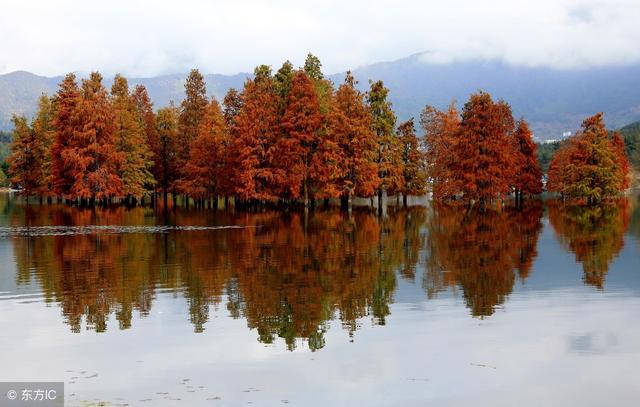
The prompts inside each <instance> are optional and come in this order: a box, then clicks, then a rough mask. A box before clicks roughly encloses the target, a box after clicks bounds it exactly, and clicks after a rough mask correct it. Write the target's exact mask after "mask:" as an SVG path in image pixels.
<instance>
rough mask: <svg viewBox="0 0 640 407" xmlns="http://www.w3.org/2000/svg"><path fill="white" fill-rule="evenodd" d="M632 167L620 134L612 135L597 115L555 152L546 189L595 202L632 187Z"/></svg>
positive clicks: (588, 120)
mask: <svg viewBox="0 0 640 407" xmlns="http://www.w3.org/2000/svg"><path fill="white" fill-rule="evenodd" d="M630 168H631V165H630V164H629V160H628V158H627V156H626V153H625V151H624V143H623V142H622V140H621V137H620V135H619V134H618V133H613V135H612V134H610V133H609V132H608V131H607V130H606V128H605V124H604V119H603V115H602V113H598V114H596V115H595V116H592V117H589V118H587V119H585V120H584V122H583V123H582V129H581V130H580V132H578V133H577V134H576V135H575V136H573V137H572V138H571V139H569V140H567V141H566V142H565V143H564V145H563V146H562V147H561V148H560V150H558V151H557V152H556V154H555V155H554V157H553V159H552V160H551V163H550V165H549V182H548V184H547V188H548V189H549V191H552V192H557V193H559V194H561V195H562V196H563V197H565V198H580V199H585V200H587V201H588V202H590V203H593V202H597V201H601V200H602V199H604V198H607V197H611V196H614V195H616V194H618V193H619V192H620V191H623V190H625V189H627V188H629V186H630Z"/></svg>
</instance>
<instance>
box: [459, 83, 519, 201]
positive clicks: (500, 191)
mask: <svg viewBox="0 0 640 407" xmlns="http://www.w3.org/2000/svg"><path fill="white" fill-rule="evenodd" d="M513 124H514V122H513V117H512V115H511V108H510V107H509V105H507V104H506V103H505V102H503V101H499V102H497V103H496V102H494V101H493V100H492V99H491V96H490V95H489V94H488V93H485V92H479V93H476V94H473V95H471V97H470V98H469V101H468V102H467V103H466V104H465V105H464V109H463V111H462V120H461V121H460V127H459V129H458V132H457V133H456V137H455V138H454V139H453V145H452V148H451V153H452V157H453V159H452V171H453V177H454V179H455V181H456V183H457V184H458V186H459V188H460V192H461V193H462V197H463V199H464V200H466V201H478V202H480V203H481V204H484V203H486V202H488V201H491V200H493V199H496V198H500V197H503V196H505V195H507V194H508V193H509V192H510V191H511V185H510V184H511V179H512V177H513V158H514V157H513V149H512V143H511V139H510V138H511V136H512V131H513Z"/></svg>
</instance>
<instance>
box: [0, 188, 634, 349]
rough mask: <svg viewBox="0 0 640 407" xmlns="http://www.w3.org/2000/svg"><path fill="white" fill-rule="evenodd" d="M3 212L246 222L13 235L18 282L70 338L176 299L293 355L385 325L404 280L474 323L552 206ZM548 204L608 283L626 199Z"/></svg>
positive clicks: (566, 239)
mask: <svg viewBox="0 0 640 407" xmlns="http://www.w3.org/2000/svg"><path fill="white" fill-rule="evenodd" d="M0 198H5V196H0ZM0 209H1V210H2V213H3V215H2V216H3V219H5V221H4V222H5V224H8V225H9V226H25V225H26V226H30V227H33V228H34V229H33V230H34V231H37V230H38V227H39V226H43V225H70V226H78V225H137V226H148V227H151V228H152V227H153V226H155V225H156V224H169V225H192V226H202V225H209V226H212V225H243V226H246V228H242V229H219V230H191V231H181V230H170V231H168V232H167V233H157V231H153V230H152V229H150V231H149V232H148V233H142V232H139V233H113V232H112V233H85V234H78V233H75V232H73V231H70V232H69V233H68V234H60V233H58V234H56V235H46V233H44V235H42V233H40V235H38V233H33V235H29V233H27V235H28V236H17V235H10V239H11V243H12V246H13V250H14V257H15V264H16V265H17V276H16V281H17V283H18V284H20V285H28V284H34V283H35V284H36V285H37V286H38V287H39V289H40V290H41V291H42V292H43V295H44V297H45V300H46V301H47V302H49V303H54V304H59V306H60V308H61V310H62V314H63V318H64V320H65V323H66V324H68V325H69V326H70V327H71V330H72V331H74V332H79V331H80V330H81V329H83V327H84V328H85V329H92V330H95V331H98V332H104V331H105V330H106V329H107V326H108V322H109V318H110V317H111V318H115V320H117V321H118V324H119V327H120V329H128V328H130V327H131V326H132V324H133V323H135V319H137V318H141V317H145V316H146V315H148V314H149V312H150V310H151V308H152V306H153V304H154V302H156V301H157V300H158V297H159V296H161V295H167V294H169V295H173V296H174V297H176V298H178V297H182V298H184V300H185V301H186V302H187V304H188V313H189V318H190V321H191V323H192V325H193V328H194V331H195V332H203V331H204V330H205V328H206V326H207V322H208V321H209V319H210V310H211V308H212V307H213V308H214V309H218V308H220V307H226V309H227V311H228V313H229V314H230V315H231V316H232V317H233V318H238V319H244V320H245V321H246V323H247V325H248V327H249V328H251V329H252V330H255V331H256V332H257V336H258V339H259V340H260V341H261V342H263V343H273V342H274V341H276V340H277V339H278V338H281V339H282V340H283V341H284V342H285V343H286V346H287V347H288V349H294V348H295V347H296V346H297V345H298V344H299V343H300V342H301V341H304V342H306V343H307V344H308V346H309V347H310V348H311V349H312V350H316V349H320V348H322V347H323V346H325V333H326V332H327V330H328V329H329V324H330V322H331V321H339V323H340V324H341V325H342V327H343V329H345V330H346V331H347V333H348V334H349V335H350V336H353V335H354V334H355V332H356V330H357V329H358V328H359V324H361V323H362V322H363V320H365V319H367V318H369V319H370V320H371V322H372V323H373V324H375V325H384V324H385V323H386V319H387V317H388V316H389V314H390V304H391V303H392V302H393V295H394V292H395V290H396V286H397V278H403V279H407V280H414V279H415V278H416V276H419V275H420V274H422V277H421V278H422V280H423V287H424V289H425V291H426V294H427V297H428V298H433V297H435V296H437V295H438V293H439V292H441V291H444V290H453V291H457V290H461V291H462V296H463V298H464V301H465V303H466V306H467V307H468V308H469V309H470V312H471V314H472V315H473V316H476V317H480V318H483V317H487V316H490V315H492V314H493V313H494V311H495V309H496V308H497V307H499V306H501V305H502V304H504V302H505V301H506V299H507V297H508V295H509V294H510V293H511V292H512V290H513V287H514V284H515V282H516V279H517V278H519V279H521V280H522V281H525V280H526V279H527V277H528V276H529V274H530V273H531V270H532V267H533V262H534V259H535V258H536V257H537V255H538V253H537V242H538V237H539V235H540V232H541V230H542V227H543V225H542V222H541V219H542V216H543V213H544V204H543V203H542V202H541V201H529V202H525V204H524V206H523V207H521V208H512V207H505V208H503V209H500V210H485V211H479V210H477V209H472V210H468V209H467V208H465V207H461V206H454V205H448V206H447V205H439V204H435V205H433V206H430V207H429V208H425V207H411V208H407V209H395V210H394V209H393V208H392V209H390V210H389V213H388V214H387V216H385V217H382V218H379V217H377V216H375V215H374V214H372V213H371V212H368V211H366V210H362V211H359V210H356V211H354V212H353V213H352V214H351V215H349V214H346V213H343V212H338V211H317V212H315V213H314V212H311V213H310V214H308V215H305V214H304V213H297V212H291V213H280V212H256V213H235V214H234V213H230V212H224V211H218V212H216V211H199V210H191V211H187V210H182V209H176V210H175V211H174V210H171V211H168V212H167V213H164V215H163V212H162V211H161V212H159V213H158V212H156V211H154V210H153V209H151V208H141V207H138V208H133V209H126V208H124V207H114V208H102V209H100V208H96V209H81V208H75V207H68V206H57V205H43V206H39V205H35V206H34V205H32V206H25V205H23V204H19V203H16V202H14V201H12V200H7V199H4V200H0ZM548 209H549V218H550V221H551V224H552V226H553V228H554V230H555V231H556V233H557V235H558V236H559V239H560V241H561V243H562V244H563V245H564V246H565V247H566V248H567V250H570V251H571V252H573V253H575V256H576V260H577V261H578V262H580V263H582V265H583V268H584V273H585V277H584V280H585V282H586V283H587V284H592V285H594V286H597V287H600V288H601V287H602V286H603V285H604V278H605V276H606V272H607V269H608V266H609V264H610V263H611V261H612V260H613V258H614V257H615V256H616V255H617V254H618V253H619V252H620V250H621V249H622V245H623V241H624V236H623V234H624V232H625V230H626V229H627V227H628V224H629V218H630V214H629V213H630V205H629V203H628V201H624V200H622V201H620V202H617V203H615V204H611V205H607V206H604V207H600V208H585V207H573V206H568V205H563V204H561V203H559V202H555V201H552V202H549V203H548ZM636 212H637V211H636ZM143 232H144V231H143ZM423 269H424V272H422V271H423ZM136 314H137V316H136ZM134 316H135V317H134Z"/></svg>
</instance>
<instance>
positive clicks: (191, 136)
mask: <svg viewBox="0 0 640 407" xmlns="http://www.w3.org/2000/svg"><path fill="white" fill-rule="evenodd" d="M184 89H185V98H184V100H183V101H182V103H181V104H180V116H179V119H178V128H179V136H178V146H177V148H178V150H177V154H176V159H177V165H178V168H179V169H180V170H181V171H182V170H184V168H185V166H186V164H187V162H188V161H189V149H190V147H191V143H192V142H193V140H195V138H196V137H197V136H198V128H199V127H200V123H201V121H202V118H203V117H204V112H205V110H206V108H207V105H208V103H209V101H208V99H207V88H206V84H205V81H204V76H202V74H201V73H200V71H198V70H197V69H192V70H191V72H190V73H189V76H188V77H187V80H186V82H185V85H184ZM182 175H184V174H182V173H181V176H182ZM182 192H184V191H182Z"/></svg>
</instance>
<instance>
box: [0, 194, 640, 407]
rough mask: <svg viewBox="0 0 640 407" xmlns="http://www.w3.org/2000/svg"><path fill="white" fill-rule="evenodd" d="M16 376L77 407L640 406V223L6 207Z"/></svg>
mask: <svg viewBox="0 0 640 407" xmlns="http://www.w3.org/2000/svg"><path fill="white" fill-rule="evenodd" d="M0 366H1V367H0V381H19V380H25V381H27V380H28V381H36V380H38V381H64V382H65V386H66V389H65V392H66V405H69V406H88V405H130V406H165V405H166V406H173V405H175V406H211V405H213V406H218V405H219V406H239V405H250V404H253V405H260V406H263V405H266V406H279V405H300V406H316V405H318V406H323V405H331V406H342V405H345V406H347V405H354V404H360V405H366V406H370V405H371V406H424V405H434V406H460V405H471V404H472V405H479V406H540V405H544V406H567V405H580V406H602V405H616V406H636V405H638V400H640V386H639V385H638V384H637V378H638V377H640V370H639V369H640V368H639V367H638V366H640V204H639V202H638V199H637V198H635V197H634V198H631V197H630V198H625V199H620V200H618V201H616V202H611V203H609V204H607V205H603V206H599V207H579V206H572V205H568V204H563V203H562V202H557V201H552V200H549V201H545V202H542V201H531V202H527V203H526V204H525V205H524V207H522V208H510V207H505V208H502V209H500V210H487V211H485V212H483V213H481V212H478V211H474V210H471V211H469V210H467V209H466V208H461V207H452V206H441V205H433V204H430V203H427V204H426V205H420V206H411V207H409V208H394V207H390V208H389V210H388V211H387V213H386V216H383V217H378V216H376V214H375V213H374V212H371V211H369V210H368V209H366V208H358V209H357V210H354V211H353V213H352V214H348V213H343V212H340V211H337V210H324V211H316V212H311V213H309V214H308V215H305V214H304V213H303V212H291V213H280V212H270V211H267V212H260V213H246V212H239V213H230V212H225V211H217V212H215V211H210V210H197V209H190V210H187V209H184V208H178V209H176V210H171V211H168V212H167V213H164V212H163V211H156V210H154V209H153V208H149V207H137V208H129V209H127V208H124V207H113V208H96V209H81V208H76V207H70V206H63V205H42V206H41V205H38V204H35V205H34V204H31V205H26V204H25V203H24V201H23V200H22V199H19V198H15V197H13V196H10V195H8V194H0ZM101 403H104V404H101Z"/></svg>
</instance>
